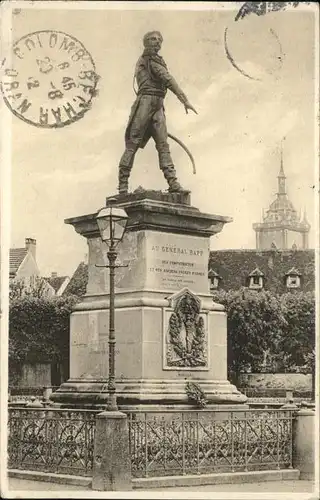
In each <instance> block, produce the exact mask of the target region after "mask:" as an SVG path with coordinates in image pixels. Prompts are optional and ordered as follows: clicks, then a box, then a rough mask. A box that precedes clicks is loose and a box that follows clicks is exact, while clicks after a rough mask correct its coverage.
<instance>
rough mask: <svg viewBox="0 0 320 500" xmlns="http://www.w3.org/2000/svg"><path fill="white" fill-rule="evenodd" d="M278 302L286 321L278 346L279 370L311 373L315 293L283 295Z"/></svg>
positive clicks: (313, 355) (313, 356)
mask: <svg viewBox="0 0 320 500" xmlns="http://www.w3.org/2000/svg"><path fill="white" fill-rule="evenodd" d="M280 303H281V308H282V310H283V314H284V316H285V318H286V325H285V327H284V329H283V332H282V336H281V342H280V346H279V347H280V351H281V353H282V354H283V356H282V368H283V369H284V370H286V371H289V370H290V371H297V369H298V371H305V372H308V371H309V372H310V371H312V370H313V369H314V365H315V294H314V293H313V292H306V293H305V292H298V293H286V294H285V295H282V296H281V297H280Z"/></svg>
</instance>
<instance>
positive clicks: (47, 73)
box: [0, 30, 99, 128]
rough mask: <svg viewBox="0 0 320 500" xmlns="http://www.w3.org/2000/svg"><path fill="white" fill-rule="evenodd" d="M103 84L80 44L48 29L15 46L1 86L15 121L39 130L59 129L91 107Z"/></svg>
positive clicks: (2, 71)
mask: <svg viewBox="0 0 320 500" xmlns="http://www.w3.org/2000/svg"><path fill="white" fill-rule="evenodd" d="M98 79H99V76H98V75H97V73H96V68H95V64H94V61H93V59H92V56H91V54H90V53H89V52H88V51H87V49H86V48H85V47H84V45H83V44H82V43H81V42H79V40H77V39H76V38H75V37H73V36H71V35H68V34H67V33H64V32H62V31H52V30H44V31H36V32H33V33H30V34H28V35H25V36H23V37H22V38H20V39H19V40H18V41H17V42H15V44H14V45H13V49H12V58H11V61H5V62H4V64H3V67H2V70H1V82H0V87H1V92H2V96H3V99H4V102H5V103H6V105H7V106H8V108H9V109H10V110H11V111H12V113H13V114H14V115H15V116H17V117H18V118H20V119H21V120H23V121H24V122H26V123H29V124H30V125H34V126H36V127H41V128H59V127H64V126H66V125H69V124H71V123H73V122H75V121H77V120H79V119H80V118H82V117H83V116H84V114H85V113H86V112H87V111H88V110H89V109H90V108H91V105H92V100H93V98H94V97H95V96H96V95H97V82H98Z"/></svg>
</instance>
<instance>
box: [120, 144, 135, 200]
mask: <svg viewBox="0 0 320 500" xmlns="http://www.w3.org/2000/svg"><path fill="white" fill-rule="evenodd" d="M134 155H135V151H134V150H131V149H126V150H125V152H124V153H123V155H122V158H121V160H120V164H119V174H118V180H119V185H118V191H119V194H125V193H127V192H128V187H129V186H128V184H129V177H130V172H131V169H132V165H133V160H134Z"/></svg>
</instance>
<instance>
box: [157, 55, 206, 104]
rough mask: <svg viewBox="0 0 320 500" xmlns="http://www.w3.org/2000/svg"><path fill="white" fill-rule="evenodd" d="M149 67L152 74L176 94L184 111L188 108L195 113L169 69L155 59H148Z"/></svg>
mask: <svg viewBox="0 0 320 500" xmlns="http://www.w3.org/2000/svg"><path fill="white" fill-rule="evenodd" d="M150 69H151V71H152V73H153V74H154V76H155V77H156V78H158V79H159V80H161V81H162V83H163V84H164V85H165V86H166V87H167V88H168V89H169V90H171V92H173V93H174V94H175V95H176V96H177V98H178V99H179V101H180V102H182V104H183V105H184V107H185V110H186V112H188V109H191V110H192V111H194V112H195V113H196V110H195V109H194V108H193V106H191V104H190V103H189V101H188V98H187V96H186V94H185V93H184V92H183V90H182V89H181V88H180V87H179V85H178V84H177V82H176V80H175V79H174V78H173V76H172V75H170V73H169V71H168V70H167V69H166V68H164V67H163V66H162V65H161V64H158V63H156V62H155V61H150Z"/></svg>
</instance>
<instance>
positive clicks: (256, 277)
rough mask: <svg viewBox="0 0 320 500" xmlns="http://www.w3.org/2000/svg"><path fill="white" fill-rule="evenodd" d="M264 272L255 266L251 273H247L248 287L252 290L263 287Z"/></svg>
mask: <svg viewBox="0 0 320 500" xmlns="http://www.w3.org/2000/svg"><path fill="white" fill-rule="evenodd" d="M263 282H264V274H263V273H262V272H261V271H260V269H258V268H257V267H256V269H255V270H254V271H252V273H250V274H249V288H250V289H252V290H260V289H261V288H263V284H264V283H263Z"/></svg>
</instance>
